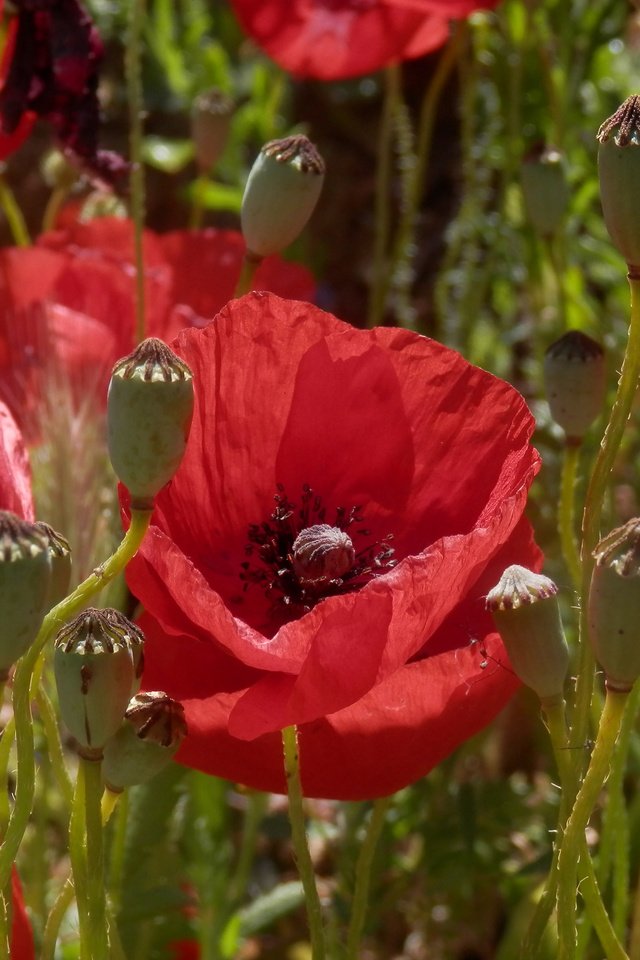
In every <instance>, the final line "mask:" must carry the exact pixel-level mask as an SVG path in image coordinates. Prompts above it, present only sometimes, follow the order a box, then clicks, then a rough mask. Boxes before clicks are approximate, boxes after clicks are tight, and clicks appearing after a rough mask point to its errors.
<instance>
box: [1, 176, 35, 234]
mask: <svg viewBox="0 0 640 960" xmlns="http://www.w3.org/2000/svg"><path fill="white" fill-rule="evenodd" d="M0 207H1V208H2V212H3V213H4V215H5V217H6V218H7V223H8V224H9V229H10V230H11V236H12V237H13V239H14V242H15V245H16V246H17V247H29V246H31V237H30V236H29V231H28V230H27V224H26V223H25V219H24V217H23V216H22V210H21V209H20V207H19V206H18V203H17V201H16V198H15V197H14V195H13V191H12V190H11V188H10V186H9V184H8V183H7V181H6V180H5V177H4V174H3V173H0Z"/></svg>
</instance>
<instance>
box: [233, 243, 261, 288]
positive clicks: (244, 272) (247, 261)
mask: <svg viewBox="0 0 640 960" xmlns="http://www.w3.org/2000/svg"><path fill="white" fill-rule="evenodd" d="M262 259H263V258H262V257H259V256H257V254H255V253H251V252H250V251H249V250H247V252H246V253H245V255H244V259H243V261H242V268H241V270H240V276H239V277H238V283H237V285H236V289H235V292H234V294H233V296H234V297H235V298H236V299H237V298H238V297H243V296H244V295H245V293H249V291H250V290H251V287H252V285H253V278H254V276H255V272H256V270H257V269H258V267H259V266H260V264H261V263H262Z"/></svg>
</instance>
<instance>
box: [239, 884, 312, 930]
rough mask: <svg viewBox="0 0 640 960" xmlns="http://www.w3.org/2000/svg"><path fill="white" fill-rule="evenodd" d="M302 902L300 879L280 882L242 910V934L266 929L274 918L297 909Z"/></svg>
mask: <svg viewBox="0 0 640 960" xmlns="http://www.w3.org/2000/svg"><path fill="white" fill-rule="evenodd" d="M302 903H304V892H303V890H302V884H301V883H300V881H299V880H294V881H291V883H281V884H279V885H278V886H277V887H274V889H273V890H270V891H269V893H265V894H264V895H263V896H262V897H258V899H257V900H254V901H253V903H250V904H249V906H247V907H245V908H244V909H243V910H241V911H240V930H241V934H242V936H243V937H248V936H251V935H252V934H254V933H258V932H259V931H260V930H264V928H265V927H268V926H270V925H271V924H272V923H273V922H274V920H278V919H279V918H280V917H284V916H286V914H287V913H291V912H292V910H297V909H298V907H299V906H300V905H301V904H302Z"/></svg>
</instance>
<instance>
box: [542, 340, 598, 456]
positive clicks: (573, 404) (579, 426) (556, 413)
mask: <svg viewBox="0 0 640 960" xmlns="http://www.w3.org/2000/svg"><path fill="white" fill-rule="evenodd" d="M544 385H545V392H546V395H547V401H548V403H549V407H550V408H551V416H552V417H553V419H554V420H555V421H556V423H558V424H559V425H560V426H561V427H562V429H563V430H564V432H565V433H566V435H567V443H568V444H569V445H571V446H576V445H579V444H580V443H581V442H582V440H583V438H584V436H585V434H586V432H587V431H588V429H589V427H590V426H591V425H592V423H593V422H594V420H595V419H596V418H597V417H598V416H599V415H600V413H601V412H602V406H603V404H604V397H605V387H606V383H605V364H604V350H603V349H602V347H601V346H600V344H599V343H597V342H596V341H595V340H592V339H591V337H587V336H586V334H584V333H581V332H580V331H579V330H569V332H568V333H565V335H564V336H563V337H560V339H559V340H556V341H555V343H552V344H551V346H550V347H549V348H548V350H547V352H546V353H545V358H544Z"/></svg>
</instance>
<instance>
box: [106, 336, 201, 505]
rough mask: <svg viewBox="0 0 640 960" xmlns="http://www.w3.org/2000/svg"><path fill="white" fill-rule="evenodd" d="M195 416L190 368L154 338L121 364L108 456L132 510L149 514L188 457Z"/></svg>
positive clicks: (110, 410) (112, 394) (112, 390)
mask: <svg viewBox="0 0 640 960" xmlns="http://www.w3.org/2000/svg"><path fill="white" fill-rule="evenodd" d="M192 414H193V379H192V375H191V371H190V370H189V367H188V366H187V364H186V363H185V362H184V361H183V360H181V359H180V357H177V356H176V354H175V353H173V351H172V350H170V349H169V347H168V346H167V345H166V344H165V343H163V342H162V340H156V339H155V338H153V337H150V338H149V339H148V340H144V341H143V342H142V343H141V344H140V345H139V346H138V347H136V349H135V350H134V351H133V353H131V354H129V356H128V357H124V358H123V359H122V360H118V362H117V363H116V365H115V366H114V368H113V372H112V374H111V383H110V385H109V399H108V407H107V421H108V442H109V455H110V457H111V463H112V464H113V469H114V470H115V473H116V476H117V477H118V478H119V479H120V480H121V481H122V483H124V485H125V487H127V489H128V490H129V492H130V494H131V505H132V507H134V508H136V509H143V510H144V509H149V508H150V507H151V505H152V504H153V498H154V497H155V495H156V494H157V493H158V492H159V491H160V490H161V489H162V488H163V487H164V485H165V484H166V483H168V482H169V480H170V479H171V477H172V476H173V475H174V473H175V472H176V470H177V469H178V467H179V466H180V461H181V460H182V457H183V455H184V451H185V448H186V444H187V437H188V435H189V427H190V425H191V417H192Z"/></svg>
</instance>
